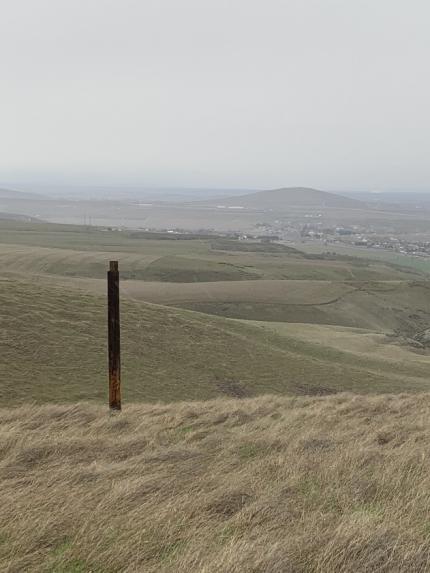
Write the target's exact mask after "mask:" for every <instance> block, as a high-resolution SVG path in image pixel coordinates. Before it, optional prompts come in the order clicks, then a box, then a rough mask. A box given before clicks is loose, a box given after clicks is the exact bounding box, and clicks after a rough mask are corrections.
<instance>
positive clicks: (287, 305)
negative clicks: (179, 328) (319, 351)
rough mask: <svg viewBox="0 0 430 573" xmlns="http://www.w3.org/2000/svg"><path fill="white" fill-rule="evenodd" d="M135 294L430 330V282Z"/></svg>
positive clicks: (217, 308) (248, 312)
mask: <svg viewBox="0 0 430 573" xmlns="http://www.w3.org/2000/svg"><path fill="white" fill-rule="evenodd" d="M123 288H124V292H125V293H127V294H128V295H130V296H131V297H133V298H136V299H140V300H146V301H149V302H153V303H159V304H166V305H172V306H176V307H180V308H187V309H190V310H195V311H199V312H205V313H208V314H215V315H219V316H224V317H230V318H239V319H248V320H262V321H275V322H304V323H311V324H332V325H341V326H351V327H358V328H370V329H375V330H376V331H379V332H381V331H382V332H387V331H398V332H399V333H402V334H404V335H407V336H411V335H413V334H415V333H416V332H417V331H420V330H424V329H426V328H428V324H429V323H430V296H429V288H430V286H429V283H428V281H384V282H376V281H372V282H367V281H317V280H312V281H301V280H292V281H289V280H282V281H270V280H260V281H245V282H237V281H235V282H233V281H232V282H228V283H227V282H212V283H199V284H183V285H181V287H180V288H178V286H177V285H172V284H166V283H165V284H162V283H147V284H142V283H139V282H137V281H129V282H128V283H125V284H124V287H123Z"/></svg>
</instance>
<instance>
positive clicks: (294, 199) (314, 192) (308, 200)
mask: <svg viewBox="0 0 430 573" xmlns="http://www.w3.org/2000/svg"><path fill="white" fill-rule="evenodd" d="M217 201H218V203H219V204H220V205H225V206H241V207H244V208H247V209H274V210H280V211H282V210H285V209H288V208H290V207H314V208H324V207H326V208H330V207H331V208H339V209H340V208H345V209H367V205H366V203H364V202H362V201H359V200H357V199H352V198H350V197H343V196H342V195H337V194H334V193H328V192H327V191H319V190H318V189H311V188H308V187H283V188H281V189H271V190H269V191H257V192H254V193H248V194H246V195H239V196H237V197H227V198H222V199H218V200H217ZM213 202H214V201H213V200H212V201H211V203H213Z"/></svg>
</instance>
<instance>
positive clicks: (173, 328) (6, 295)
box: [0, 275, 429, 404]
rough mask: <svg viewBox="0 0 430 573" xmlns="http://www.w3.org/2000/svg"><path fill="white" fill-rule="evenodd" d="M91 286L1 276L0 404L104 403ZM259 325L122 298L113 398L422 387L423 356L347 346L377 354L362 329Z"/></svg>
mask: <svg viewBox="0 0 430 573" xmlns="http://www.w3.org/2000/svg"><path fill="white" fill-rule="evenodd" d="M100 282H101V283H103V286H104V281H95V286H96V288H95V289H94V292H92V293H91V289H90V288H89V285H88V283H87V282H86V281H85V280H84V282H83V283H80V282H79V281H73V280H72V281H71V280H70V279H61V281H59V280H58V279H56V278H55V277H54V278H51V277H46V276H43V275H34V276H32V277H26V276H25V275H22V276H13V275H9V276H7V277H2V279H1V280H0V305H1V309H2V312H1V317H0V347H1V352H0V367H1V368H2V371H3V372H5V373H6V374H5V376H4V380H3V383H2V385H1V386H0V401H1V402H2V403H3V404H11V403H12V404H13V403H15V404H16V403H24V402H33V401H36V402H39V403H43V402H57V403H58V402H60V403H61V402H73V401H77V400H95V401H104V400H105V397H106V336H107V335H106V301H105V295H104V293H103V294H98V292H99V283H100ZM79 285H81V286H79ZM103 290H104V289H103ZM124 294H125V293H124ZM297 296H298V294H297ZM264 326H265V324H264V323H258V324H254V323H252V322H250V321H240V320H231V319H226V318H222V317H216V316H209V315H207V314H201V313H196V312H191V311H189V310H182V309H177V308H171V307H166V306H159V305H154V304H148V303H145V302H141V301H138V300H135V299H133V298H131V299H130V298H127V297H126V296H124V297H123V301H122V347H123V374H124V396H125V400H126V401H150V402H157V401H163V402H169V401H177V400H195V399H200V400H201V399H210V398H216V397H218V396H240V397H246V396H256V395H260V394H265V393H268V392H269V393H275V394H299V395H300V394H317V395H318V394H329V393H336V392H339V391H344V390H350V391H354V392H357V393H378V392H403V391H406V390H408V391H413V392H415V391H423V390H426V389H428V388H429V382H428V359H427V355H426V354H423V355H422V354H419V353H416V351H415V350H414V349H410V348H408V347H404V348H398V347H396V346H394V345H392V346H391V348H392V349H393V352H392V354H391V357H390V359H387V354H384V353H383V352H381V353H380V355H379V353H378V352H375V353H373V354H372V355H366V351H365V350H364V351H363V352H361V353H360V352H357V351H356V349H357V348H364V349H365V348H366V345H368V344H369V340H370V341H371V345H373V347H374V348H375V349H379V348H380V349H382V350H384V348H385V347H386V346H387V344H390V342H392V341H390V338H387V337H385V335H380V336H379V338H374V339H373V340H371V339H370V336H371V335H372V334H374V333H373V332H371V331H368V330H354V329H349V330H347V331H345V330H343V332H342V329H341V328H340V330H339V329H336V328H333V329H331V330H330V329H327V330H325V331H320V333H322V334H320V337H319V338H318V337H317V338H315V337H314V338H312V333H310V334H309V336H307V335H306V331H305V330H304V329H303V326H300V325H298V326H297V327H296V326H295V325H293V324H290V325H284V326H285V328H284V329H283V328H281V327H280V326H281V325H276V324H275V323H270V324H267V327H264ZM296 330H297V332H298V335H297V336H296V334H295V332H296ZM342 336H343V337H344V338H345V337H346V336H349V347H345V346H343V347H342V346H339V343H338V339H339V337H342ZM394 342H395V341H394ZM396 348H397V351H396Z"/></svg>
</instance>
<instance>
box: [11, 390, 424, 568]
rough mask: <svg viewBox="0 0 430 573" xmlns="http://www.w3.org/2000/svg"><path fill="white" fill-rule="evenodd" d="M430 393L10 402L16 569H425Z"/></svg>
mask: <svg viewBox="0 0 430 573" xmlns="http://www.w3.org/2000/svg"><path fill="white" fill-rule="evenodd" d="M429 436H430V395H428V394H425V395H420V396H416V397H413V396H396V397H395V396H381V397H357V396H356V397H353V396H351V395H345V394H342V395H338V396H332V397H326V398H281V397H270V396H267V397H260V398H256V399H250V400H234V399H229V400H215V401H209V402H194V403H180V404H174V405H167V406H165V405H133V406H129V407H127V408H126V410H125V411H123V413H122V414H120V415H116V416H109V415H108V413H107V411H106V409H105V408H104V407H101V406H90V405H85V404H81V405H70V406H53V405H51V406H41V407H36V406H24V407H22V408H17V409H3V410H1V411H0V444H1V451H2V457H1V461H0V479H1V488H0V503H1V507H2V511H1V516H0V569H1V570H2V571H5V572H7V573H21V572H23V571H32V572H34V573H66V572H67V573H90V572H92V573H120V572H121V573H135V572H136V571H145V573H155V572H156V573H188V572H190V571H202V572H203V571H204V572H205V573H221V572H226V571H228V572H229V573H244V572H251V571H252V572H257V571H267V572H269V571H270V572H279V573H281V572H282V573H327V572H334V571H336V572H340V573H350V572H352V571H354V572H355V573H369V572H374V571H378V572H380V573H393V572H396V573H410V572H414V573H425V572H426V571H428V570H429V567H430V557H429V556H430V528H429V503H430V499H429V491H430V477H429V476H430V461H429V460H430V458H429V456H428V450H429V447H430V437H429Z"/></svg>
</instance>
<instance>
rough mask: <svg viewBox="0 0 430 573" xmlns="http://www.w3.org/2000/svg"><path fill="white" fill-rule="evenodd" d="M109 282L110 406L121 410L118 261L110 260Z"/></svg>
mask: <svg viewBox="0 0 430 573" xmlns="http://www.w3.org/2000/svg"><path fill="white" fill-rule="evenodd" d="M107 282H108V338H109V341H108V348H109V408H110V410H111V411H113V410H121V346H120V337H121V333H120V320H119V271H118V261H110V263H109V271H108V274H107Z"/></svg>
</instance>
